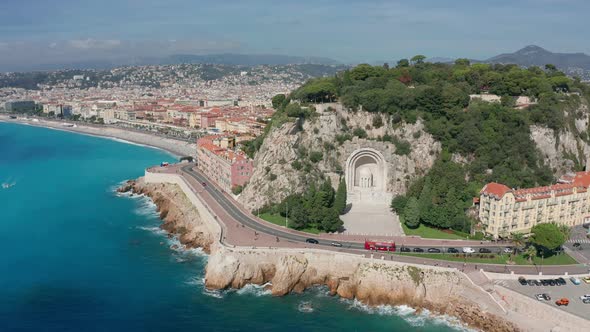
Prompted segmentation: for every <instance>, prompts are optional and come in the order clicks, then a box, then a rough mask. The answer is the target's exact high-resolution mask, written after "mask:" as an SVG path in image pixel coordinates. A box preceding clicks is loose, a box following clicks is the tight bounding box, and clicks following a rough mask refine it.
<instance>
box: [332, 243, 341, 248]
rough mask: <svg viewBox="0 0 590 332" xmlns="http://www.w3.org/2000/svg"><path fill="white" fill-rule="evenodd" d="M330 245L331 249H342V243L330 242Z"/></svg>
mask: <svg viewBox="0 0 590 332" xmlns="http://www.w3.org/2000/svg"><path fill="white" fill-rule="evenodd" d="M330 244H331V245H332V247H342V243H340V242H332V243H330Z"/></svg>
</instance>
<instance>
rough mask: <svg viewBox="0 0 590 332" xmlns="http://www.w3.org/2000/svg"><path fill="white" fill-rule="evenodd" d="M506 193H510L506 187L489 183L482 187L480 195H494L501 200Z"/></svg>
mask: <svg viewBox="0 0 590 332" xmlns="http://www.w3.org/2000/svg"><path fill="white" fill-rule="evenodd" d="M508 191H510V188H508V187H507V186H505V185H503V184H501V183H496V182H490V183H488V184H486V185H485V186H484V187H483V189H482V190H481V192H480V194H487V195H494V196H496V197H498V198H502V196H504V194H505V193H507V192H508Z"/></svg>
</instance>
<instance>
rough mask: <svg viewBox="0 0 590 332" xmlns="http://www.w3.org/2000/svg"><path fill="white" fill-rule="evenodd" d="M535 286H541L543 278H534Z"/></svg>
mask: <svg viewBox="0 0 590 332" xmlns="http://www.w3.org/2000/svg"><path fill="white" fill-rule="evenodd" d="M533 283H534V284H535V286H541V280H533Z"/></svg>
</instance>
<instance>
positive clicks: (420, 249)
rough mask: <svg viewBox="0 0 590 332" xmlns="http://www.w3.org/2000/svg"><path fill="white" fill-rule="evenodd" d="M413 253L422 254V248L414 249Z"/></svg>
mask: <svg viewBox="0 0 590 332" xmlns="http://www.w3.org/2000/svg"><path fill="white" fill-rule="evenodd" d="M414 252H424V249H422V248H414Z"/></svg>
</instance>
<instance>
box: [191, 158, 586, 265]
mask: <svg viewBox="0 0 590 332" xmlns="http://www.w3.org/2000/svg"><path fill="white" fill-rule="evenodd" d="M180 174H181V175H182V176H184V177H188V178H190V179H192V180H193V181H188V182H189V184H190V185H191V186H194V185H193V183H194V182H197V183H198V184H200V186H201V188H193V189H195V190H196V191H204V192H206V193H207V194H208V196H210V197H211V198H212V199H213V200H214V201H215V203H216V204H218V205H219V208H220V209H222V210H223V211H224V212H225V213H227V214H228V215H229V216H230V217H231V218H232V219H234V220H235V221H236V222H238V223H240V224H241V225H243V226H245V227H248V228H250V229H252V230H254V231H255V232H259V233H262V234H267V235H270V236H272V237H276V238H277V241H278V239H279V238H280V239H283V240H286V241H287V242H291V243H294V244H297V243H300V244H304V245H306V246H316V245H313V244H310V243H307V242H306V240H307V239H309V238H311V237H312V236H311V235H309V234H306V233H302V232H298V231H295V230H290V229H286V228H283V227H279V226H276V225H274V224H271V223H268V222H263V221H258V220H256V217H254V216H250V215H249V212H247V211H245V210H243V209H242V208H240V207H239V206H238V204H237V203H236V202H234V201H233V199H232V198H231V197H228V196H227V194H225V193H223V192H222V191H221V190H220V189H218V188H217V186H216V185H215V184H214V183H212V181H210V180H209V179H208V178H207V177H206V176H204V175H203V174H201V173H200V172H198V171H196V170H195V169H194V164H187V165H185V166H182V167H181V168H180ZM203 184H204V186H203ZM313 238H314V239H316V240H317V241H318V244H317V246H319V247H322V249H325V250H332V251H340V252H342V251H344V252H351V253H355V254H363V255H365V256H367V257H369V256H371V255H373V256H375V257H377V258H379V259H384V260H395V261H401V262H407V263H417V264H426V265H438V266H448V267H454V268H457V269H459V270H463V271H476V270H478V269H484V270H485V271H489V272H496V273H517V274H539V273H542V274H563V273H565V272H568V273H569V274H583V273H588V267H587V266H586V265H583V264H577V265H562V266H514V265H498V264H484V263H481V264H476V263H467V262H461V261H459V262H457V261H455V262H451V261H446V260H436V259H429V258H422V257H416V256H404V255H399V254H391V253H386V252H368V251H367V250H365V249H364V241H363V239H358V237H357V239H354V240H348V238H351V237H350V236H346V235H343V236H342V235H341V236H332V235H324V236H314V237H313ZM353 238H354V237H353ZM383 240H384V241H386V239H383ZM334 243H337V244H339V245H342V246H341V247H340V246H338V247H336V246H334ZM400 243H403V242H400V241H398V242H397V243H396V244H397V245H398V249H399V247H400ZM403 246H404V247H407V248H410V250H412V251H414V249H415V248H420V249H423V250H424V251H425V252H427V250H428V249H429V248H437V249H440V250H441V251H442V252H446V251H447V249H448V248H451V247H452V248H457V249H459V251H460V250H461V247H463V246H469V247H473V248H474V249H475V250H476V251H479V249H481V248H485V249H488V250H489V251H491V252H493V253H498V252H500V251H502V250H503V248H504V246H505V244H496V243H490V242H485V241H484V242H478V241H469V240H466V241H462V240H458V241H448V240H432V239H421V238H412V239H411V240H406V242H405V244H403ZM398 252H399V250H398Z"/></svg>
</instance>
